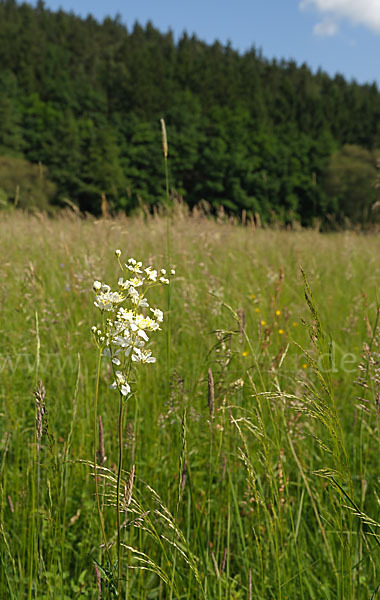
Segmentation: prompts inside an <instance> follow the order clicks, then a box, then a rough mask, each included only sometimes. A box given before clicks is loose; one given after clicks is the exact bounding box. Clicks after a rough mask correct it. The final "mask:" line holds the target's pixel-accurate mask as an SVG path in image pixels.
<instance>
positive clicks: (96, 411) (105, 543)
mask: <svg viewBox="0 0 380 600" xmlns="http://www.w3.org/2000/svg"><path fill="white" fill-rule="evenodd" d="M101 360H102V350H101V348H99V355H98V368H97V374H96V390H95V403H94V479H95V496H96V506H97V509H98V517H99V524H100V529H101V531H102V537H103V542H104V547H105V549H106V552H107V557H108V561H109V563H110V568H112V561H111V555H110V551H109V547H108V544H107V538H106V532H105V529H104V522H103V515H102V510H101V507H100V497H99V485H98V472H97V455H96V454H97V446H96V436H97V424H98V398H99V381H100V364H101Z"/></svg>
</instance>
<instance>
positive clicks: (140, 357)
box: [132, 348, 156, 363]
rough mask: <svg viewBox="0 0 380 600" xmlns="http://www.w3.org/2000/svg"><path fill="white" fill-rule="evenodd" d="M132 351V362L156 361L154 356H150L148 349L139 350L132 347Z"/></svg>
mask: <svg viewBox="0 0 380 600" xmlns="http://www.w3.org/2000/svg"><path fill="white" fill-rule="evenodd" d="M133 352H134V354H132V360H133V362H141V363H154V362H156V359H155V358H154V356H152V353H151V351H150V350H148V351H146V352H144V351H143V350H140V349H139V348H134V349H133Z"/></svg>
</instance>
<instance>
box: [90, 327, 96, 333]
mask: <svg viewBox="0 0 380 600" xmlns="http://www.w3.org/2000/svg"><path fill="white" fill-rule="evenodd" d="M91 331H92V333H96V327H95V325H93V326H92V327H91Z"/></svg>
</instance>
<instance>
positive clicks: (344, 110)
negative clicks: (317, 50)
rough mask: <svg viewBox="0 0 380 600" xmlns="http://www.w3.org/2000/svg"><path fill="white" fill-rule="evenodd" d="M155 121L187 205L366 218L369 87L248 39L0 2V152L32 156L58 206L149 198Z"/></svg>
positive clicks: (379, 141)
mask: <svg viewBox="0 0 380 600" xmlns="http://www.w3.org/2000/svg"><path fill="white" fill-rule="evenodd" d="M161 117H164V118H165V120H166V123H167V128H168V135H169V145H170V148H169V150H170V177H171V182H172V185H173V186H174V187H175V189H176V190H177V192H178V193H179V194H181V195H183V197H184V199H185V201H186V202H187V203H188V204H189V205H190V206H193V205H194V204H197V203H198V202H199V201H201V200H202V199H204V200H206V201H207V202H208V203H209V204H210V205H211V206H212V207H213V209H216V208H217V207H218V206H220V205H222V206H224V207H225V208H226V209H227V210H229V211H232V212H233V213H236V214H240V213H241V211H242V210H243V209H245V210H246V211H247V213H251V214H252V215H254V214H259V215H260V217H261V220H264V221H268V220H271V219H273V218H277V219H279V220H282V221H285V222H289V221H293V220H300V221H301V222H302V223H303V224H310V223H312V222H313V220H315V218H318V219H322V220H330V221H331V219H333V220H334V221H335V222H338V223H339V222H341V221H342V220H343V219H344V218H345V217H348V218H349V219H351V221H353V222H355V221H358V222H363V221H366V220H369V219H372V218H373V216H374V213H373V212H371V206H372V204H373V202H374V199H373V193H372V191H373V189H374V187H373V185H374V181H375V179H376V152H375V149H376V148H378V147H379V146H380V93H379V90H378V89H377V86H376V84H372V85H358V84H357V83H355V82H351V83H348V82H347V81H345V79H344V78H343V77H342V76H340V75H337V76H336V77H335V78H333V79H332V78H330V77H329V76H328V75H327V74H325V73H323V72H322V71H319V72H317V73H316V74H313V73H312V72H311V71H310V69H309V68H308V67H307V66H306V65H302V66H297V64H296V63H295V62H293V61H290V62H285V61H281V62H277V61H268V60H266V59H265V58H263V57H262V55H261V53H260V52H259V51H257V50H256V49H255V48H254V47H252V48H251V49H250V50H249V51H248V52H246V53H245V54H243V55H241V54H239V53H238V52H237V51H235V50H233V49H232V47H231V46H229V45H227V46H225V47H224V46H222V45H221V44H219V43H217V42H216V43H214V44H213V45H207V44H206V43H203V42H201V41H200V40H198V39H197V38H196V37H195V36H188V35H187V34H183V36H182V37H181V38H180V39H179V41H178V42H175V40H174V39H173V35H172V33H171V32H168V33H166V34H163V33H160V32H159V31H158V30H157V29H155V28H154V27H153V26H152V25H151V24H147V25H146V27H144V28H143V27H141V26H140V25H139V24H136V25H135V26H134V27H133V29H132V30H131V31H128V30H127V28H126V27H125V26H124V25H123V24H122V22H121V20H120V18H119V17H116V18H114V19H111V18H106V19H105V20H104V21H103V23H99V22H97V21H96V20H95V19H94V18H93V17H91V16H89V17H88V18H87V19H82V18H79V17H77V16H75V15H74V14H67V13H65V12H63V11H62V10H60V11H58V12H56V13H54V12H51V11H50V10H47V9H46V8H45V7H44V4H43V2H39V4H38V5H37V7H36V8H33V7H31V6H29V5H28V4H22V5H19V4H17V3H16V2H15V0H0V155H3V156H7V157H8V159H7V160H8V161H9V164H10V165H11V166H12V164H13V163H12V159H13V158H23V159H24V160H26V161H28V162H30V163H34V164H37V165H38V163H40V165H43V167H44V169H47V171H48V177H49V178H50V179H51V181H52V182H54V184H55V186H56V190H57V192H56V194H55V202H62V201H64V199H65V198H67V199H70V200H71V201H74V202H76V203H77V204H78V205H79V207H80V209H81V210H85V211H91V212H93V213H97V212H99V211H100V206H101V197H102V194H105V196H106V197H107V200H108V202H109V203H110V204H111V206H112V209H113V210H115V211H116V210H127V211H128V212H129V211H131V210H132V209H133V208H134V207H135V206H137V205H138V204H139V203H140V202H144V203H145V204H148V205H149V206H153V205H154V204H157V203H159V202H160V200H161V199H162V197H163V195H164V181H163V175H162V173H163V167H162V154H161V148H160V128H159V119H160V118H161ZM347 144H348V145H350V146H351V150H349V151H348V153H347V152H345V150H344V146H345V145H347ZM352 146H357V147H358V148H356V150H355V149H354V151H353V150H352ZM360 147H361V148H363V149H364V150H363V151H361V148H360ZM342 148H343V150H342ZM341 150H342V151H343V158H342V159H340V158H339V155H338V157H336V156H335V158H334V159H333V160H330V157H331V156H332V155H333V154H334V153H336V152H340V151H341ZM366 151H367V154H366ZM363 153H364V154H363ZM363 156H364V158H363ZM368 156H371V159H370V163H369V162H368ZM351 159H352V160H353V161H354V163H355V165H356V166H355V169H359V171H361V169H362V168H363V173H359V175H358V177H357V178H356V179H355V178H354V179H355V181H356V182H359V181H360V182H361V183H360V186H359V189H360V191H361V194H353V196H354V200H352V199H350V200H349V201H347V203H346V202H345V200H344V198H343V199H342V195H341V191H342V181H336V180H337V178H338V179H339V177H341V176H342V173H343V171H342V169H341V168H340V166H339V165H341V163H342V160H343V162H345V164H346V166H348V167H350V160H351ZM362 159H363V160H362ZM17 165H19V163H15V169H16V170H17V168H19V167H18V166H17ZM334 165H338V167H337V169H336V168H335V166H334ZM331 171H333V173H332V172H331ZM334 171H335V173H334ZM44 173H45V176H46V172H45V170H44ZM367 176H368V177H367ZM326 178H327V179H328V180H329V183H328V182H326ZM332 180H333V181H334V183H333V185H331V181H332ZM363 180H365V182H366V183H365V187H367V188H368V189H369V190H371V194H370V197H371V198H370V200H369V196H368V195H367V194H366V192H365V191H364V192H363V185H362V182H363ZM22 183H23V182H22V180H21V181H20V184H19V186H20V189H21V192H20V193H21V194H22V191H23V190H22ZM358 185H359V184H358ZM343 187H344V186H343ZM0 188H2V189H3V188H4V186H3V184H2V180H1V181H0ZM331 190H333V193H332V192H331ZM3 195H4V189H3ZM7 195H8V197H9V194H7ZM375 201H376V198H375ZM44 202H45V200H44ZM370 202H371V203H372V204H369V203H370ZM358 203H359V205H360V206H359V207H358V205H357V204H358ZM362 204H363V206H361V205H362Z"/></svg>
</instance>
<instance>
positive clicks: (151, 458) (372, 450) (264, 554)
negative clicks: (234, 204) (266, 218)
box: [0, 207, 380, 600]
mask: <svg viewBox="0 0 380 600" xmlns="http://www.w3.org/2000/svg"><path fill="white" fill-rule="evenodd" d="M167 227H168V222H167V219H166V218H165V217H160V216H156V217H152V218H148V219H146V218H143V217H134V218H131V219H117V220H98V221H96V220H93V219H92V218H88V219H82V220H81V219H78V218H76V217H74V216H70V215H69V214H68V215H66V216H64V217H61V218H58V219H56V220H51V219H48V218H46V217H44V216H41V215H37V216H34V217H32V216H27V215H23V214H21V213H16V212H15V213H11V214H7V215H4V216H3V217H2V222H1V223H0V238H1V241H2V243H1V246H0V277H1V282H2V286H1V291H0V294H1V295H0V307H1V325H0V329H1V339H2V347H1V351H0V371H1V373H0V394H1V407H0V470H1V513H0V517H1V519H0V520H1V530H0V538H1V542H0V543H1V562H2V567H1V569H0V597H1V598H3V597H4V598H8V597H9V598H14V599H19V598H20V599H21V598H38V599H43V598H81V597H84V598H86V597H87V598H96V597H97V593H98V581H99V579H98V580H97V574H96V570H95V567H94V565H95V564H98V565H99V567H98V578H99V577H100V578H101V585H102V598H108V597H112V593H113V592H112V586H111V585H110V586H109V588H108V589H107V585H106V580H107V572H106V561H105V560H104V549H103V550H102V549H101V547H100V545H101V542H102V540H101V536H100V535H99V530H98V524H97V511H96V503H95V496H94V485H93V475H92V469H91V466H90V463H91V462H92V461H93V454H92V453H93V427H92V417H93V403H94V390H95V387H96V386H95V384H96V371H97V368H96V359H97V357H96V352H94V349H93V343H92V339H91V326H92V325H93V323H94V321H95V320H96V318H97V316H96V308H95V307H94V306H93V294H92V292H91V289H92V284H93V282H94V280H100V281H108V280H114V279H115V278H116V280H117V278H118V276H119V272H118V266H117V264H115V258H114V250H115V248H120V249H121V251H122V253H123V255H124V256H135V257H136V258H137V259H138V260H142V261H143V262H144V264H161V265H163V264H166V260H167V243H166V236H167ZM170 234H171V241H170V252H171V260H170V262H171V265H170V266H172V265H173V266H174V267H175V269H176V273H177V275H176V278H175V280H174V281H173V282H172V284H171V296H170V345H169V349H168V344H169V342H168V339H167V338H165V336H161V339H157V341H156V343H155V356H157V363H155V364H154V365H150V366H149V367H150V368H149V374H146V373H145V372H143V371H141V373H140V374H139V376H138V378H137V379H136V382H135V386H136V390H137V393H136V395H135V396H134V397H133V398H131V401H130V403H128V407H127V415H126V426H125V430H124V442H125V443H124V461H123V463H124V466H125V469H126V473H125V475H124V478H125V481H128V477H129V475H128V473H129V471H130V470H131V468H132V465H135V469H136V476H135V482H134V490H133V494H134V496H133V503H134V504H133V505H132V509H133V511H134V513H133V514H131V515H130V518H129V517H128V513H127V512H126V518H127V517H128V518H127V521H128V522H129V521H130V520H131V521H134V522H133V523H132V524H129V525H128V527H126V528H125V539H124V543H125V544H126V545H127V546H129V547H134V548H138V549H139V550H140V551H141V552H143V553H144V556H146V557H147V558H146V559H144V560H152V561H154V564H155V565H157V566H158V567H159V568H160V569H162V573H163V576H162V578H161V579H160V578H159V576H158V575H157V573H158V571H157V570H156V571H155V572H151V571H149V570H144V571H141V570H139V569H132V568H129V569H127V571H128V572H129V576H128V579H129V583H128V592H126V594H127V595H126V596H125V597H128V598H138V599H141V600H142V599H145V598H175V597H178V598H189V599H190V598H191V599H193V598H194V599H195V598H209V599H210V600H213V599H223V600H224V599H225V598H231V599H232V598H234V599H238V598H259V599H261V598H262V599H264V598H265V599H266V598H275V599H276V600H279V599H284V600H285V598H289V599H297V598H304V599H306V598H307V599H308V598H315V599H318V600H319V599H320V598H326V599H327V598H328V599H330V598H339V599H341V600H347V599H352V600H354V599H355V600H356V599H367V598H370V597H371V594H374V592H375V590H376V586H377V585H378V582H379V568H378V565H379V564H380V563H379V556H380V555H379V552H380V549H379V548H378V545H377V537H376V536H375V535H374V534H375V533H376V525H374V524H372V523H371V522H370V521H369V520H368V519H367V521H366V517H365V515H367V516H368V517H370V518H372V519H374V520H375V521H376V519H378V503H377V499H376V495H377V494H378V493H379V490H378V454H379V436H380V434H379V427H378V425H379V423H378V420H379V416H378V407H377V405H376V398H377V397H378V396H377V394H378V393H379V389H378V379H376V377H377V378H378V371H376V369H378V366H376V360H378V355H376V353H378V352H379V349H378V346H377V345H376V343H377V341H376V340H377V339H378V333H377V337H376V335H375V333H376V332H375V325H376V315H377V308H378V304H377V302H378V299H377V293H378V282H379V275H380V266H379V261H378V256H379V254H380V242H379V238H378V237H376V236H370V235H369V236H363V235H359V234H355V233H337V234H329V235H321V234H319V233H317V232H314V231H297V232H285V231H273V230H262V229H256V230H252V229H251V228H249V227H247V228H246V227H241V226H236V225H234V224H230V223H227V222H225V223H220V222H219V223H217V222H215V221H212V220H207V219H205V218H204V217H202V216H201V215H195V216H193V217H189V216H188V215H187V214H186V213H185V212H184V211H183V210H182V209H181V208H180V207H179V208H178V209H177V212H176V213H175V216H174V217H173V220H172V223H171V230H170ZM300 266H302V268H303V270H304V272H305V273H306V276H307V280H308V283H309V285H310V289H311V291H312V296H313V298H312V306H314V307H316V310H317V313H318V317H316V315H315V314H314V315H313V313H312V312H311V311H310V307H309V306H308V304H307V302H306V300H305V283H304V281H303V278H302V273H301V269H300ZM165 294H166V291H165V290H164V289H157V290H152V297H151V300H152V304H153V305H157V306H160V307H163V309H165V303H166V302H167V297H166V295H165ZM309 300H310V298H309ZM166 306H167V305H166ZM317 318H319V319H320V322H321V328H322V334H321V335H320V334H318V335H317V334H316V329H315V324H316V319H317ZM310 334H311V336H310ZM311 338H313V339H314V342H313V339H311ZM316 338H318V339H316ZM331 342H332V343H331ZM363 344H368V347H365V348H364V350H365V352H364V358H363V357H362V356H361V355H362V352H363ZM302 349H304V350H305V352H304V351H303V350H302ZM168 352H169V353H170V373H169V374H168V369H167V362H166V361H167V357H168ZM376 356H377V358H376ZM359 363H362V364H363V366H362V368H361V369H359ZM210 373H211V378H210ZM168 375H169V379H170V385H168ZM111 378H112V371H111V370H110V367H109V365H107V363H106V362H104V363H103V364H102V367H101V376H100V393H99V406H98V414H100V415H101V418H102V422H103V427H104V452H105V455H106V457H107V458H106V461H105V468H106V469H109V471H108V477H109V481H110V482H111V483H110V485H112V481H113V480H114V476H115V473H116V465H117V457H118V440H117V436H116V435H115V432H116V431H117V421H118V408H117V399H116V400H115V394H114V393H113V392H112V390H110V389H109V383H110V381H112V379H111ZM358 378H361V379H362V381H361V383H362V385H361V386H359V385H358V384H356V383H355V382H356V381H357V380H358ZM40 380H41V381H42V383H43V386H44V387H45V390H46V395H45V397H44V403H45V406H46V410H47V412H46V413H45V417H44V418H45V421H43V423H44V425H43V428H42V437H41V448H40V449H39V450H38V452H37V449H38V447H37V440H36V425H35V420H36V404H35V396H34V393H35V391H36V389H37V385H38V382H39V381H40ZM363 384H364V385H363ZM210 386H211V387H212V390H211V389H210ZM210 394H211V395H210ZM358 398H360V399H358ZM361 406H362V407H364V408H361ZM326 469H328V471H326ZM323 470H324V471H323ZM316 472H318V473H316ZM105 473H106V471H105ZM147 486H149V487H147ZM339 486H340V487H339ZM151 488H152V489H151ZM340 488H341V489H340ZM153 490H155V491H154V492H153ZM105 491H106V492H107V487H106V486H105ZM110 493H111V492H110ZM155 494H158V496H156V495H155ZM345 494H346V495H345ZM107 501H108V500H107V496H106V497H105V498H104V502H105V503H106V502H107ZM111 501H112V498H111V499H110V502H111ZM350 502H351V504H350ZM347 506H348V507H349V508H346V507H347ZM355 506H356V508H355ZM132 509H131V510H132ZM149 511H150V512H149ZM165 511H169V512H170V516H169V512H168V513H166V512H165ZM145 513H147V514H145ZM356 513H357V514H356ZM358 514H359V516H358ZM141 515H143V516H142V517H141ZM144 515H145V516H144ZM363 515H364V516H363ZM136 519H137V521H136ZM139 519H140V521H139ZM136 525H138V526H136ZM141 525H143V526H141ZM176 528H177V529H176ZM106 529H107V531H110V532H111V533H110V538H111V539H112V535H113V534H112V532H114V534H115V532H116V523H115V522H114V517H112V516H111V513H109V516H108V517H107V522H106ZM130 554H131V553H130ZM125 560H126V561H129V562H128V565H129V567H137V566H138V562H137V561H136V557H133V556H132V555H129V554H128V552H127V551H125ZM95 561H96V563H95ZM126 564H127V563H126ZM140 566H141V564H140ZM148 566H149V565H148V564H147V563H145V567H148ZM102 567H103V568H105V571H104V572H103V571H102ZM153 571H154V569H153ZM165 574H166V575H165ZM165 577H166V580H165Z"/></svg>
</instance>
